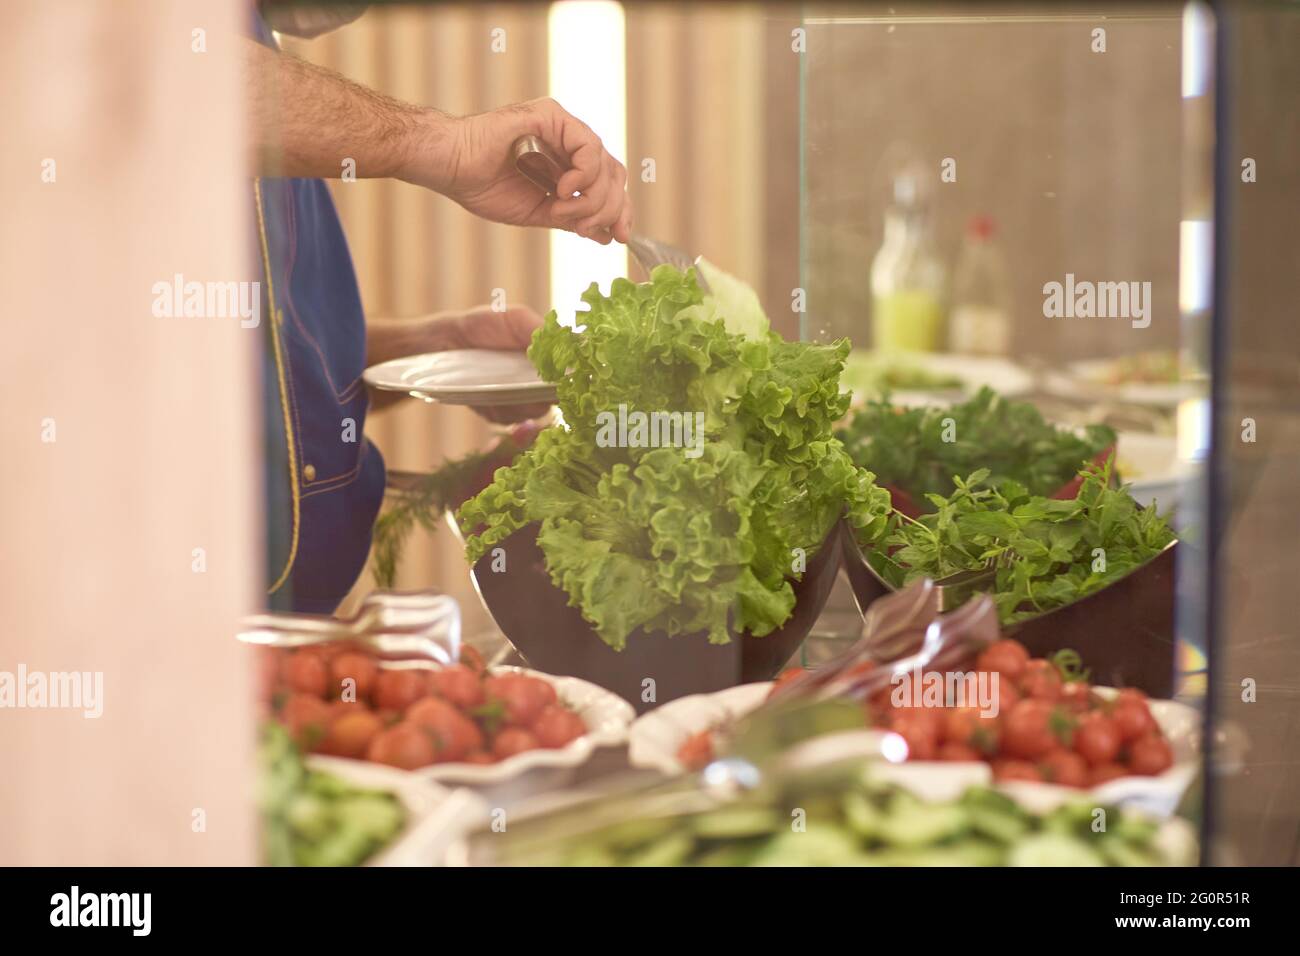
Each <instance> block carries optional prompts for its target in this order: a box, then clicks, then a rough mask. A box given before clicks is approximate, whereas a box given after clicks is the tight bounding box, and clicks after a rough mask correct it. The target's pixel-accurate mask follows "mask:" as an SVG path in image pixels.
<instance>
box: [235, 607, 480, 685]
mask: <svg viewBox="0 0 1300 956" xmlns="http://www.w3.org/2000/svg"><path fill="white" fill-rule="evenodd" d="M238 638H239V640H241V641H243V642H244V643H246V644H258V645H262V646H264V647H286V648H297V647H310V646H313V645H317V644H333V643H338V642H344V643H346V644H348V645H349V646H351V647H354V648H356V649H357V650H363V651H366V652H368V653H369V654H371V655H372V656H374V657H377V658H379V659H380V660H383V661H389V662H394V663H395V664H396V666H398V667H401V666H402V665H404V664H405V665H406V666H411V667H420V666H428V665H429V664H430V663H436V664H454V663H455V662H456V661H457V660H459V658H460V606H459V605H458V604H457V603H456V599H455V598H453V597H449V596H448V595H446V594H439V593H438V592H436V591H411V592H394V591H376V592H374V593H373V594H371V595H370V596H368V597H367V598H366V599H365V600H364V601H363V602H362V603H361V607H360V608H358V609H357V613H356V614H354V615H353V616H352V617H350V618H347V619H345V620H340V619H338V618H334V617H329V616H327V615H323V614H279V613H277V614H258V615H255V616H252V617H247V618H245V619H244V620H243V621H242V622H241V625H240V631H239V634H238Z"/></svg>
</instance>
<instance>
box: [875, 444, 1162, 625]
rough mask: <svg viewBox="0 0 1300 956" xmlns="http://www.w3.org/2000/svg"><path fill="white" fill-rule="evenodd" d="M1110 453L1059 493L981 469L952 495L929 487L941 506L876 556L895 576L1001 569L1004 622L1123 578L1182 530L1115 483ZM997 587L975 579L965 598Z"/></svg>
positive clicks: (899, 580) (902, 525) (906, 525)
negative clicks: (993, 482) (1034, 490)
mask: <svg viewBox="0 0 1300 956" xmlns="http://www.w3.org/2000/svg"><path fill="white" fill-rule="evenodd" d="M1110 469H1111V459H1108V460H1107V462H1106V464H1105V466H1104V467H1099V466H1097V465H1089V466H1087V467H1086V468H1085V469H1084V470H1083V471H1082V472H1080V474H1082V475H1083V476H1084V478H1083V483H1082V486H1081V487H1080V488H1079V493H1078V495H1077V496H1076V497H1075V498H1073V499H1069V500H1055V499H1052V498H1044V497H1041V496H1038V495H1030V494H1029V493H1028V492H1027V491H1026V490H1025V488H1024V486H1023V485H1021V484H1019V483H1018V482H1015V481H1010V480H1006V481H1003V482H1002V483H1001V484H1000V485H998V486H997V487H988V479H989V473H988V470H987V469H980V470H979V471H976V472H974V473H973V474H971V475H969V476H968V477H967V478H965V479H962V478H958V477H954V478H953V481H954V483H955V484H956V486H957V490H956V491H954V492H953V493H952V494H951V495H949V496H948V497H946V498H945V497H943V496H942V495H929V496H928V497H929V500H930V503H931V504H932V505H933V506H934V507H935V509H936V510H935V511H934V512H933V513H931V514H926V515H922V516H921V518H920V519H916V520H914V519H911V518H907V517H905V516H903V515H899V516H898V521H897V522H896V524H895V526H894V530H893V532H892V533H891V534H890V535H889V536H888V537H887V538H886V539H885V541H884V544H883V546H882V547H880V548H877V549H875V550H874V551H873V552H872V554H871V561H872V565H873V566H874V567H875V568H876V570H877V571H878V572H879V573H880V574H881V575H882V576H883V577H884V578H885V580H886V581H888V582H889V583H890V584H891V585H894V586H896V587H901V586H902V585H904V584H907V583H909V582H911V581H914V580H916V579H917V578H921V577H930V578H934V579H936V580H937V579H940V578H945V577H948V576H949V575H951V574H956V573H957V572H959V571H974V570H978V569H981V568H985V567H992V568H993V569H994V578H993V586H992V588H991V591H992V593H993V598H994V601H995V602H996V603H997V608H998V616H999V618H1000V619H1001V620H1002V622H1003V623H1005V624H1009V623H1013V622H1015V621H1019V620H1023V619H1024V618H1027V617H1032V616H1034V615H1035V614H1039V613H1042V612H1043V611H1047V610H1050V609H1052V608H1056V607H1062V606H1063V605H1066V604H1070V603H1072V602H1074V601H1077V600H1079V599H1080V598H1082V597H1085V596H1086V595H1089V594H1092V593H1093V592H1094V591H1098V590H1100V589H1101V588H1104V587H1105V586H1106V585H1108V584H1110V583H1111V582H1113V581H1116V580H1118V579H1119V578H1122V577H1123V576H1124V575H1126V574H1128V573H1129V572H1130V571H1132V570H1133V569H1134V568H1136V567H1139V566H1140V565H1143V564H1145V563H1146V562H1147V561H1150V560H1151V559H1152V558H1154V557H1155V556H1156V555H1157V554H1159V553H1160V551H1161V549H1163V548H1164V547H1165V546H1166V545H1167V544H1169V542H1171V541H1173V540H1174V533H1173V532H1172V531H1171V530H1170V529H1169V525H1168V524H1167V523H1166V522H1165V520H1164V519H1163V518H1162V517H1161V516H1160V515H1159V514H1158V513H1157V511H1156V509H1155V507H1154V506H1152V507H1150V508H1142V507H1140V506H1139V505H1138V503H1137V502H1136V501H1134V500H1133V498H1132V496H1131V495H1129V493H1128V491H1127V489H1126V488H1119V489H1116V488H1111V487H1110ZM983 590H989V582H988V581H984V582H980V581H978V580H977V581H975V582H972V583H970V584H968V585H966V586H965V587H964V588H963V589H959V590H958V591H957V593H956V595H955V596H956V597H957V599H958V601H962V600H966V599H968V598H969V597H970V596H971V595H973V594H975V593H977V592H979V591H983Z"/></svg>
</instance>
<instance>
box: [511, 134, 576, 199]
mask: <svg viewBox="0 0 1300 956" xmlns="http://www.w3.org/2000/svg"><path fill="white" fill-rule="evenodd" d="M510 153H511V155H512V156H513V157H514V161H515V169H517V170H519V172H520V173H522V174H523V175H524V177H525V178H527V179H528V180H529V181H530V182H531V183H533V185H535V186H537V187H538V188H539V189H542V190H544V191H545V192H546V194H547V195H549V196H554V195H557V193H558V185H559V182H560V177H561V176H563V175H564V173H565V172H566V171H567V169H568V167H567V166H566V165H565V163H564V160H562V159H561V158H560V157H559V156H558V155H557V154H556V152H555V150H553V149H551V147H549V146H547V145H546V143H544V142H542V140H541V139H539V138H538V137H536V136H532V135H528V136H520V137H519V138H518V139H517V140H515V142H514V145H513V146H511V147H510Z"/></svg>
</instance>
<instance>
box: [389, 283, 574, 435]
mask: <svg viewBox="0 0 1300 956" xmlns="http://www.w3.org/2000/svg"><path fill="white" fill-rule="evenodd" d="M541 324H542V317H541V316H540V315H538V314H537V313H536V312H534V311H533V310H532V309H530V308H528V307H527V306H523V305H512V306H509V307H507V308H506V310H505V311H504V312H494V311H492V309H490V308H489V307H488V306H485V305H483V306H476V307H475V308H473V309H470V310H468V311H466V312H437V313H435V314H433V315H430V316H426V317H424V318H421V319H371V320H369V321H368V322H367V323H366V362H367V364H369V365H376V364H378V363H379V362H386V361H388V360H389V359H394V358H401V357H402V356H404V355H420V354H422V353H424V352H444V351H447V350H449V349H507V350H513V351H520V352H522V351H524V350H525V349H527V348H528V343H529V342H531V341H532V337H533V332H534V331H535V330H537V329H538V328H540V327H541ZM401 397H402V396H401V395H399V394H398V393H396V392H372V393H371V405H372V406H373V407H375V408H376V409H379V408H384V407H386V406H388V405H390V404H392V402H393V401H395V400H396V399H399V398H401ZM549 410H550V406H549V405H545V404H540V405H498V406H493V407H487V408H475V409H474V411H476V412H478V414H479V415H481V416H483V417H484V418H486V419H487V420H488V421H491V422H499V423H506V422H519V421H524V420H525V419H529V418H540V417H541V416H543V415H545V414H546V413H547V412H548V411H549Z"/></svg>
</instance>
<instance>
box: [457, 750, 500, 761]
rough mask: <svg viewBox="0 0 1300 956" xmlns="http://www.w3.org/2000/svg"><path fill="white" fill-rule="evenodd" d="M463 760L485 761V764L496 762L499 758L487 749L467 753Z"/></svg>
mask: <svg viewBox="0 0 1300 956" xmlns="http://www.w3.org/2000/svg"><path fill="white" fill-rule="evenodd" d="M461 762H462V763H485V764H486V763H496V762H497V758H496V757H494V756H492V755H491V754H490V753H488V752H487V751H486V750H476V751H474V752H473V753H469V754H466V755H465V759H464V760H462V761H461Z"/></svg>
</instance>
